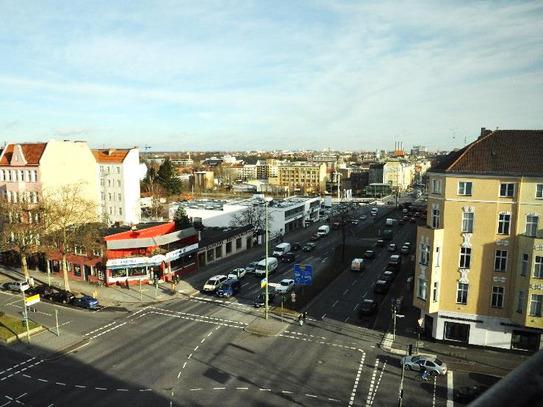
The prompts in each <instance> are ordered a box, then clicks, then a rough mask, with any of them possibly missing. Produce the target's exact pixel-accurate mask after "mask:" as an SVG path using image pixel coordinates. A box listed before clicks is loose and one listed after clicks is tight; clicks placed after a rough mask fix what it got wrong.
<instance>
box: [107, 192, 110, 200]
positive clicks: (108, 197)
mask: <svg viewBox="0 0 543 407" xmlns="http://www.w3.org/2000/svg"><path fill="white" fill-rule="evenodd" d="M107 200H108V201H111V192H108V194H107Z"/></svg>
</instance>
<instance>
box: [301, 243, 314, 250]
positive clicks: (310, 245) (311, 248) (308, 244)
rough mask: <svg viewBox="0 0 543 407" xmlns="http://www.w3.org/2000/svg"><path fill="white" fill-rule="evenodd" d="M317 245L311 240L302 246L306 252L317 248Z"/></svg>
mask: <svg viewBox="0 0 543 407" xmlns="http://www.w3.org/2000/svg"><path fill="white" fill-rule="evenodd" d="M315 246H316V244H315V243H312V242H309V243H306V244H305V245H304V247H303V248H302V250H303V251H304V252H310V251H313V250H315Z"/></svg>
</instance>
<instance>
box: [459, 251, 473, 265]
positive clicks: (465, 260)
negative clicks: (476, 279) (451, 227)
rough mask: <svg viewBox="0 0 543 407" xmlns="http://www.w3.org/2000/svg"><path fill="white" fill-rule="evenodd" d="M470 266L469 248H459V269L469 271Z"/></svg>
mask: <svg viewBox="0 0 543 407" xmlns="http://www.w3.org/2000/svg"><path fill="white" fill-rule="evenodd" d="M470 265H471V248H470V247H461V248H460V268H463V269H469V267H470Z"/></svg>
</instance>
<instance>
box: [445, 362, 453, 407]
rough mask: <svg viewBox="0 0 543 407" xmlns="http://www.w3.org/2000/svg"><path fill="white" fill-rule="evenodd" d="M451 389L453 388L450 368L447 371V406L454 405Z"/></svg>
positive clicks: (451, 406)
mask: <svg viewBox="0 0 543 407" xmlns="http://www.w3.org/2000/svg"><path fill="white" fill-rule="evenodd" d="M453 390H454V379H453V372H452V370H449V371H448V372H447V407H453V406H454V401H453Z"/></svg>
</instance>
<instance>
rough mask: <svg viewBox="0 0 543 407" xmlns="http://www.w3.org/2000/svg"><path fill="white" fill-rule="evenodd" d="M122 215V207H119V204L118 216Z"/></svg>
mask: <svg viewBox="0 0 543 407" xmlns="http://www.w3.org/2000/svg"><path fill="white" fill-rule="evenodd" d="M122 215H123V208H121V207H120V206H119V216H122Z"/></svg>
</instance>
